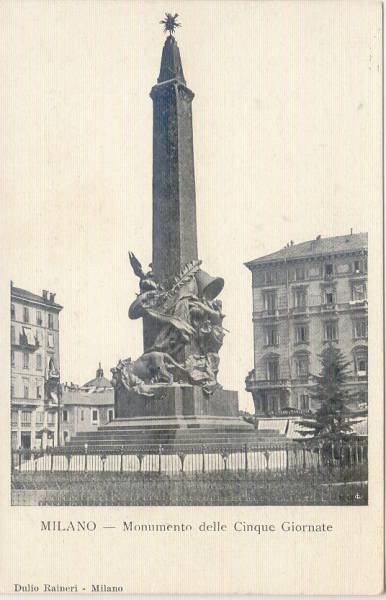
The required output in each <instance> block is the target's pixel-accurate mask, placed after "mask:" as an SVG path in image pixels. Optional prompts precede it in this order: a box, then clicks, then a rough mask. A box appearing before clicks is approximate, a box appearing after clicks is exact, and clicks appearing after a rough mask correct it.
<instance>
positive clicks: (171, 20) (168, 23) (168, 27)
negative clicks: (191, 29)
mask: <svg viewBox="0 0 386 600" xmlns="http://www.w3.org/2000/svg"><path fill="white" fill-rule="evenodd" d="M177 19H178V13H176V14H175V15H174V16H173V15H172V14H171V13H165V18H164V19H162V21H160V24H161V25H163V26H164V32H165V33H167V32H169V35H170V36H171V37H172V36H173V33H174V32H175V30H176V28H177V27H181V23H177Z"/></svg>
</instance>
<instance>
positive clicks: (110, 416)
mask: <svg viewBox="0 0 386 600" xmlns="http://www.w3.org/2000/svg"><path fill="white" fill-rule="evenodd" d="M108 419H109V421H112V420H113V419H114V409H113V408H110V409H109V412H108Z"/></svg>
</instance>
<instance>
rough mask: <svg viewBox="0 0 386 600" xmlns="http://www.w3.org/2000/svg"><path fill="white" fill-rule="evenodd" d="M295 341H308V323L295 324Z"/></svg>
mask: <svg viewBox="0 0 386 600" xmlns="http://www.w3.org/2000/svg"><path fill="white" fill-rule="evenodd" d="M295 342H296V343H297V344H306V343H307V342H308V325H305V324H301V325H296V326H295Z"/></svg>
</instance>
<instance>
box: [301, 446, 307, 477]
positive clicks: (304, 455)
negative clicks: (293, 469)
mask: <svg viewBox="0 0 386 600" xmlns="http://www.w3.org/2000/svg"><path fill="white" fill-rule="evenodd" d="M302 451H303V471H305V470H306V468H307V463H306V447H305V444H304V443H303V445H302Z"/></svg>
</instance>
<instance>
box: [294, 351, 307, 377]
mask: <svg viewBox="0 0 386 600" xmlns="http://www.w3.org/2000/svg"><path fill="white" fill-rule="evenodd" d="M295 369H296V377H308V357H307V356H299V357H297V358H296V359H295Z"/></svg>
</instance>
